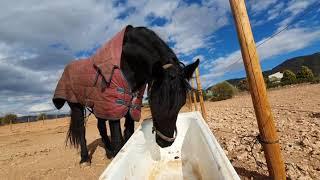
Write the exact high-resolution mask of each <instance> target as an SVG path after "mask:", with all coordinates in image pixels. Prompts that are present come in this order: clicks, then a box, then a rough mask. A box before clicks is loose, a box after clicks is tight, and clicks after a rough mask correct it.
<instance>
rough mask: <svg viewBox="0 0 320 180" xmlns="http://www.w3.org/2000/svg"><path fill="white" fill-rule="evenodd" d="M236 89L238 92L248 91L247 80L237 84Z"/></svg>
mask: <svg viewBox="0 0 320 180" xmlns="http://www.w3.org/2000/svg"><path fill="white" fill-rule="evenodd" d="M237 87H238V89H239V90H240V91H249V90H250V89H249V83H248V80H247V79H243V80H241V81H239V83H238V84H237Z"/></svg>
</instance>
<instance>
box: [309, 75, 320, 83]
mask: <svg viewBox="0 0 320 180" xmlns="http://www.w3.org/2000/svg"><path fill="white" fill-rule="evenodd" d="M311 83H312V84H319V83H320V76H318V77H315V78H314V79H313V81H312V82H311Z"/></svg>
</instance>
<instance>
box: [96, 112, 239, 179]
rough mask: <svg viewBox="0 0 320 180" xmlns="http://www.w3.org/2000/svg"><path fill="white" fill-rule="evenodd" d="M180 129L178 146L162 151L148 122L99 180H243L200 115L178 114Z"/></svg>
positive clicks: (137, 131) (134, 135) (176, 144)
mask: <svg viewBox="0 0 320 180" xmlns="http://www.w3.org/2000/svg"><path fill="white" fill-rule="evenodd" d="M177 129H178V136H177V138H176V140H175V142H174V143H173V144H172V145H171V146H170V147H167V148H160V147H159V146H158V145H157V144H156V142H155V135H154V134H152V132H151V131H152V120H145V121H144V122H143V123H142V124H141V126H139V128H138V129H137V130H136V131H135V133H134V134H133V135H132V137H131V138H130V139H129V140H128V142H127V143H126V144H125V145H124V146H123V148H122V149H121V150H120V152H119V153H118V154H117V156H116V157H115V158H114V159H113V160H112V162H111V163H110V164H109V166H108V167H107V168H106V170H105V171H104V172H103V173H102V175H101V176H100V178H99V179H101V180H118V179H121V180H122V179H124V180H127V179H134V180H147V179H150V180H171V179H172V180H173V179H174V180H179V179H219V180H220V179H228V180H229V179H240V178H239V176H238V175H237V173H236V171H235V170H234V168H233V167H232V165H231V163H230V161H229V160H228V158H227V157H226V155H225V153H224V152H223V150H222V149H221V147H220V145H219V143H218V142H217V140H216V138H215V137H214V135H213V134H212V132H211V131H210V129H209V127H208V126H207V124H206V123H205V121H204V120H203V118H202V116H201V114H200V113H199V112H190V113H181V114H179V116H178V120H177Z"/></svg>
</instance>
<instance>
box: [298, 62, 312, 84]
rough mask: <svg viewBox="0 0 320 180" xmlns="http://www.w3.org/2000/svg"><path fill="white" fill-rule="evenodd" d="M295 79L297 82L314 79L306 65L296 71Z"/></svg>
mask: <svg viewBox="0 0 320 180" xmlns="http://www.w3.org/2000/svg"><path fill="white" fill-rule="evenodd" d="M297 79H298V81H299V82H312V81H313V79H314V75H313V72H312V70H311V69H309V68H308V67H307V66H301V70H300V71H299V72H298V73H297Z"/></svg>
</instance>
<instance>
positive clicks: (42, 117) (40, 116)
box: [37, 113, 47, 120]
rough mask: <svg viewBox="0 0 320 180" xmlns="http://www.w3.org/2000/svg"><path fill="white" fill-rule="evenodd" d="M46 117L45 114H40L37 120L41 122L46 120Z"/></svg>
mask: <svg viewBox="0 0 320 180" xmlns="http://www.w3.org/2000/svg"><path fill="white" fill-rule="evenodd" d="M46 117H47V115H46V114H45V113H41V114H39V115H38V117H37V120H43V119H46Z"/></svg>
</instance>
